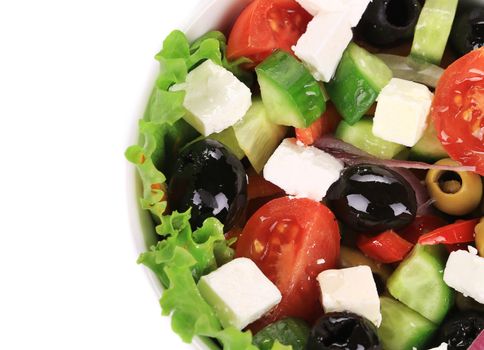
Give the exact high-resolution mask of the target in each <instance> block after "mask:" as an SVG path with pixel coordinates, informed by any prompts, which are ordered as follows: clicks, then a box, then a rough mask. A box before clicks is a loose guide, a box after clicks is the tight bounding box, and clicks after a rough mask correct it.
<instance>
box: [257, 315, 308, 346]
mask: <svg viewBox="0 0 484 350" xmlns="http://www.w3.org/2000/svg"><path fill="white" fill-rule="evenodd" d="M309 331H310V329H309V326H308V325H307V324H306V322H304V321H302V320H299V319H297V318H285V319H282V320H280V321H277V322H274V323H272V324H270V325H268V326H267V327H265V328H263V329H262V330H261V331H260V332H258V333H257V334H256V335H255V336H254V338H253V339H252V343H253V344H254V345H256V346H257V347H258V348H259V349H260V350H271V349H273V348H272V346H273V345H274V343H275V342H276V341H279V343H281V344H283V345H291V346H292V349H293V350H304V349H305V347H306V343H307V340H308V336H309Z"/></svg>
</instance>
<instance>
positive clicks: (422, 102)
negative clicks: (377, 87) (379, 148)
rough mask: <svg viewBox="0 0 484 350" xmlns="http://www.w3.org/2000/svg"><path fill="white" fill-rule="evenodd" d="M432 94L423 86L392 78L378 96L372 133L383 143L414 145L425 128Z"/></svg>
mask: <svg viewBox="0 0 484 350" xmlns="http://www.w3.org/2000/svg"><path fill="white" fill-rule="evenodd" d="M432 98H433V94H432V93H431V92H430V90H429V89H428V88H427V87H426V86H425V85H423V84H419V83H414V82H413V81H408V80H403V79H398V78H393V79H392V80H390V82H389V83H388V85H386V86H385V87H384V88H383V89H382V91H381V92H380V95H379V96H378V103H377V105H376V111H375V117H374V118H373V134H374V135H375V136H378V137H380V138H382V139H384V140H387V141H391V142H395V143H398V144H401V145H405V146H408V147H412V146H414V145H415V144H416V143H417V142H418V140H419V139H420V138H421V137H422V135H423V133H424V131H425V128H426V127H427V117H428V115H429V112H430V106H431V105H432Z"/></svg>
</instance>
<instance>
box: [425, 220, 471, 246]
mask: <svg viewBox="0 0 484 350" xmlns="http://www.w3.org/2000/svg"><path fill="white" fill-rule="evenodd" d="M479 220H480V219H472V220H457V221H456V222H455V223H453V224H450V225H446V226H444V227H440V228H438V229H436V230H433V231H431V232H429V233H427V234H425V235H423V236H421V237H420V238H419V240H418V243H419V244H429V245H430V244H457V243H467V242H472V241H474V228H475V227H476V225H477V224H478V223H479Z"/></svg>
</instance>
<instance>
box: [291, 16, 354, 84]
mask: <svg viewBox="0 0 484 350" xmlns="http://www.w3.org/2000/svg"><path fill="white" fill-rule="evenodd" d="M352 37H353V33H352V31H351V25H350V22H349V20H348V15H347V14H346V13H345V12H331V13H319V14H318V15H317V16H316V17H314V18H313V19H312V20H311V22H309V24H308V27H307V29H306V32H305V33H304V34H303V35H301V37H300V38H299V40H298V42H297V43H296V46H293V51H294V53H295V54H296V56H297V57H299V59H301V61H303V63H304V64H305V65H306V66H307V68H308V69H309V71H310V72H311V74H312V75H313V76H314V78H315V79H316V80H320V81H324V82H328V81H330V80H331V78H332V77H333V75H334V72H335V71H336V68H337V67H338V63H339V61H340V60H341V57H342V56H343V52H344V50H345V49H346V47H347V46H348V44H349V43H350V41H351V38H352Z"/></svg>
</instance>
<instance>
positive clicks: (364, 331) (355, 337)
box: [306, 312, 381, 350]
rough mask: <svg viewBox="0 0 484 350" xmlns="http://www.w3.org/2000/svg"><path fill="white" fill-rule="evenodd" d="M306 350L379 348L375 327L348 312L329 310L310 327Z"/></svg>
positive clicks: (364, 319)
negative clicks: (329, 311)
mask: <svg viewBox="0 0 484 350" xmlns="http://www.w3.org/2000/svg"><path fill="white" fill-rule="evenodd" d="M306 349H307V350H337V349H339V350H341V349H346V350H380V349H381V345H380V340H379V339H378V335H377V331H376V327H375V326H374V325H373V324H372V323H371V322H370V321H368V320H367V319H366V318H364V317H361V316H359V315H356V314H353V313H350V312H331V313H327V314H325V315H324V316H323V317H321V318H320V319H319V320H318V321H317V322H316V324H315V325H314V326H313V328H312V329H311V333H310V334H309V339H308V343H307V347H306Z"/></svg>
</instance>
